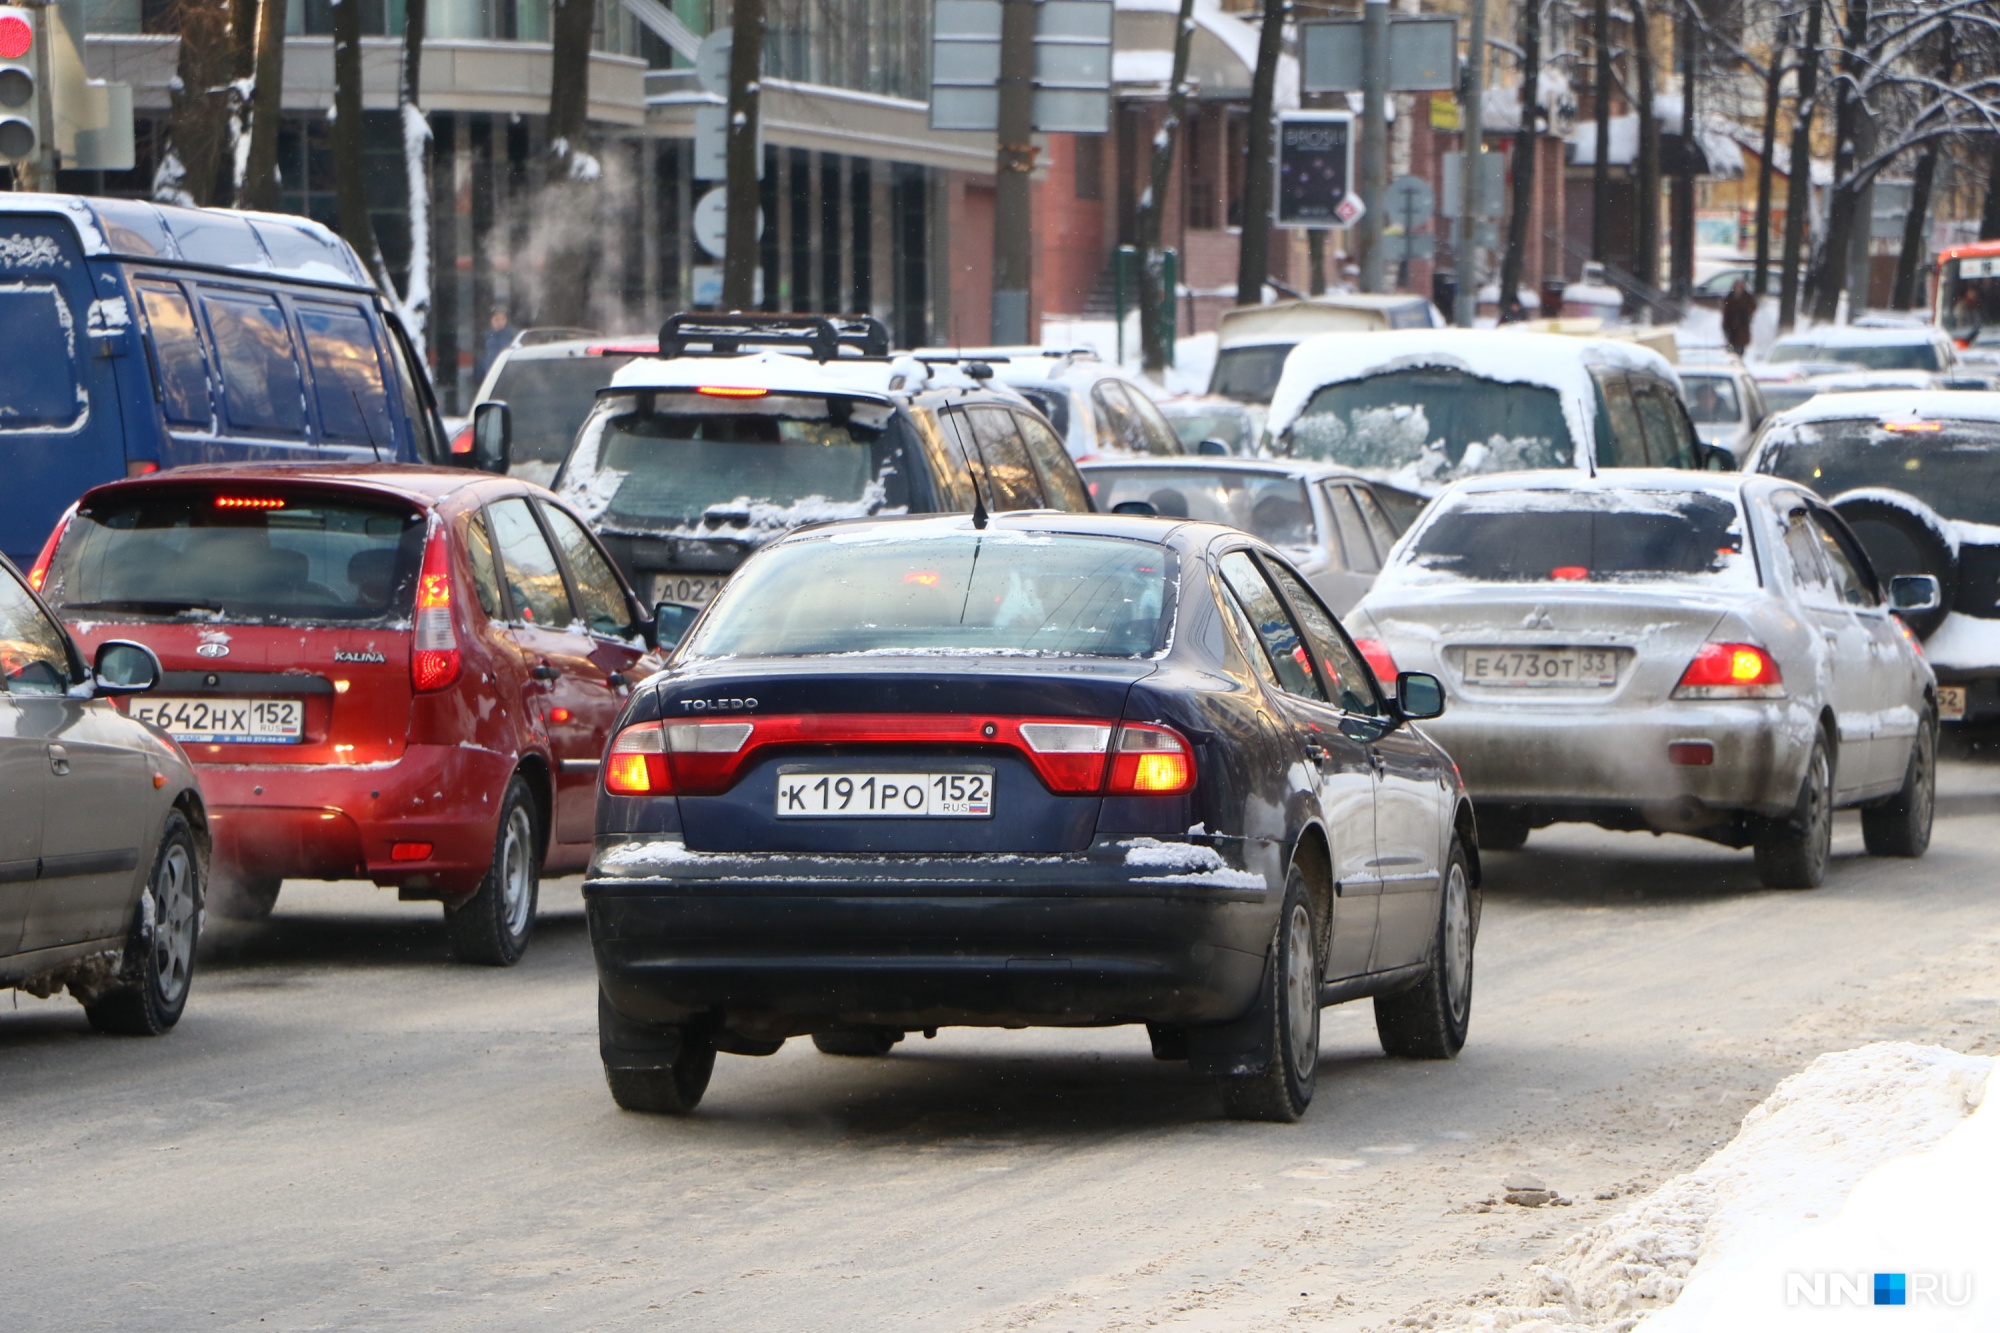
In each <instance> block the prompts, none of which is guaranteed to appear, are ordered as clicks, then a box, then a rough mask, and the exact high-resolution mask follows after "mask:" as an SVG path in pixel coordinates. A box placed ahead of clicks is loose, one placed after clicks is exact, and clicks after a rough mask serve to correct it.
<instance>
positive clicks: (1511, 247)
mask: <svg viewBox="0 0 2000 1333" xmlns="http://www.w3.org/2000/svg"><path fill="white" fill-rule="evenodd" d="M1520 13H1521V123H1520V125H1519V127H1517V128H1516V129H1515V131H1514V163H1513V167H1514V172H1513V194H1514V199H1513V208H1512V209H1511V211H1510V212H1509V213H1508V216H1507V253H1506V255H1505V256H1504V257H1502V259H1501V261H1500V313H1501V317H1502V318H1505V317H1506V312H1507V311H1508V310H1509V309H1511V308H1512V307H1513V305H1514V302H1515V300H1516V298H1518V297H1519V295H1520V292H1521V270H1522V267H1523V265H1524V264H1525V262H1526V259H1527V248H1528V215H1529V213H1530V211H1531V210H1532V209H1533V208H1534V204H1535V137H1536V135H1535V131H1536V127H1537V122H1538V121H1539V120H1540V115H1539V112H1540V108H1541V86H1540V85H1541V81H1542V6H1541V0H1522V4H1521V9H1520Z"/></svg>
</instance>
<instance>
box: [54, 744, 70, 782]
mask: <svg viewBox="0 0 2000 1333" xmlns="http://www.w3.org/2000/svg"><path fill="white" fill-rule="evenodd" d="M49 771H50V772H51V773H54V774H55V775H56V776H57V777H59V778H66V777H68V776H69V751H68V750H65V749H64V748H63V747H62V746H60V745H51V746H50V747H49Z"/></svg>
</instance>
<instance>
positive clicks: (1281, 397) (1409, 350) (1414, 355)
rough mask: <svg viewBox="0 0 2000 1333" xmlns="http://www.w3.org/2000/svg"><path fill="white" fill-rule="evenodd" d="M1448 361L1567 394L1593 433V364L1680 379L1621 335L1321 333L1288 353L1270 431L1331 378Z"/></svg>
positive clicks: (1280, 427)
mask: <svg viewBox="0 0 2000 1333" xmlns="http://www.w3.org/2000/svg"><path fill="white" fill-rule="evenodd" d="M1423 366H1443V367H1449V368H1451V369H1455V370H1461V371H1464V372H1465V373H1466V374H1468V375H1477V376H1479V377H1480V378H1482V379H1489V380H1498V381H1500V382H1501V383H1503V384H1539V385H1542V386H1543V387H1545V388H1550V389H1554V390H1555V391H1556V392H1557V393H1559V394H1560V395H1561V396H1562V400H1563V412H1564V415H1565V416H1567V417H1569V418H1570V421H1569V427H1570V434H1571V435H1572V436H1573V437H1574V438H1575V439H1577V440H1578V441H1579V442H1582V441H1588V440H1590V439H1591V438H1592V431H1591V416H1590V415H1588V414H1590V413H1592V412H1594V404H1595V403H1596V391H1595V389H1594V387H1593V386H1592V384H1591V379H1590V368H1591V367H1592V366H1620V367H1623V368H1625V369H1628V370H1650V371H1652V372H1653V373H1655V374H1657V375H1660V376H1661V377H1663V378H1665V379H1668V380H1673V381H1675V382H1676V383H1678V377H1677V376H1676V375H1675V373H1674V368H1673V366H1671V365H1669V364H1668V362H1667V359H1666V358H1665V357H1663V356H1661V355H1660V354H1659V353H1658V352H1655V351H1653V350H1651V349H1650V348H1646V347H1641V346H1640V345H1638V344H1637V343H1630V342H1623V341H1620V340H1618V339H1615V338H1573V337H1570V336H1569V335H1567V334H1559V333H1525V332H1516V331H1513V330H1510V329H1400V330H1395V331H1392V332H1384V333H1321V334H1315V335H1314V336H1313V337H1310V338H1307V339H1306V340H1305V341H1304V342H1301V343H1300V344H1299V345H1298V346H1297V347H1295V348H1293V349H1292V354H1291V355H1290V356H1288V357H1286V358H1285V371H1284V374H1283V375H1281V376H1280V377H1279V379H1278V389H1277V392H1276V393H1274V394H1272V395H1271V419H1270V431H1271V435H1272V437H1273V438H1274V439H1275V438H1277V437H1278V436H1281V435H1283V434H1284V432H1285V431H1287V430H1289V429H1290V428H1291V426H1292V424H1293V423H1294V422H1296V421H1297V420H1298V419H1299V416H1300V415H1301V414H1302V413H1303V412H1304V411H1305V407H1306V404H1307V403H1309V402H1311V401H1312V396H1313V395H1314V394H1316V393H1318V392H1319V391H1320V390H1321V389H1323V388H1325V387H1326V386H1327V385H1329V384H1341V383H1345V382H1346V381H1349V380H1358V379H1365V378H1367V377H1368V376H1370V375H1378V374H1381V373H1383V372H1384V371H1391V370H1406V369H1414V368H1418V367H1423Z"/></svg>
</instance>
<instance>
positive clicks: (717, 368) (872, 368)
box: [611, 351, 980, 401]
mask: <svg viewBox="0 0 2000 1333" xmlns="http://www.w3.org/2000/svg"><path fill="white" fill-rule="evenodd" d="M611 387H612V388H613V389H697V388H709V387H713V388H727V389H765V390H768V391H770V392H773V393H837V394H844V395H847V396H849V397H855V398H878V399H882V400H883V401H888V400H889V399H890V398H892V397H894V396H896V395H897V394H908V393H916V392H919V391H921V390H924V389H932V388H937V389H949V388H962V389H976V388H979V387H980V384H979V382H978V381H976V380H974V379H972V378H971V377H970V376H968V375H966V374H965V373H964V372H963V371H962V370H960V369H959V368H958V367H956V366H952V365H928V366H927V365H925V364H924V363H923V362H921V361H919V360H917V359H916V358H915V357H911V356H896V357H891V358H889V359H888V360H886V361H883V360H872V359H871V360H863V359H862V358H860V357H836V358H834V359H833V360H831V361H815V360H813V359H812V358H811V357H807V356H800V355H798V354H796V353H792V352H770V351H766V352H751V353H749V354H748V355H745V356H681V357H674V358H672V359H664V358H661V357H657V356H652V357H640V358H639V359H638V360H636V361H632V362H629V363H627V364H626V365H625V366H624V367H623V368H622V369H621V370H619V372H618V373H617V374H616V375H614V376H612V377H611Z"/></svg>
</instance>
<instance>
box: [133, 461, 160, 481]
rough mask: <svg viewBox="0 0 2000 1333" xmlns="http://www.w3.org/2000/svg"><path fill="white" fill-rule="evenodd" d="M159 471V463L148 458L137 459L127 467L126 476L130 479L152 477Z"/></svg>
mask: <svg viewBox="0 0 2000 1333" xmlns="http://www.w3.org/2000/svg"><path fill="white" fill-rule="evenodd" d="M159 470H160V465H159V464H158V463H155V462H153V461H152V460H151V459H146V458H137V459H134V460H132V461H131V462H129V463H127V464H126V465H125V475H126V476H128V477H150V476H152V475H153V474H154V473H155V472H158V471H159Z"/></svg>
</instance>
